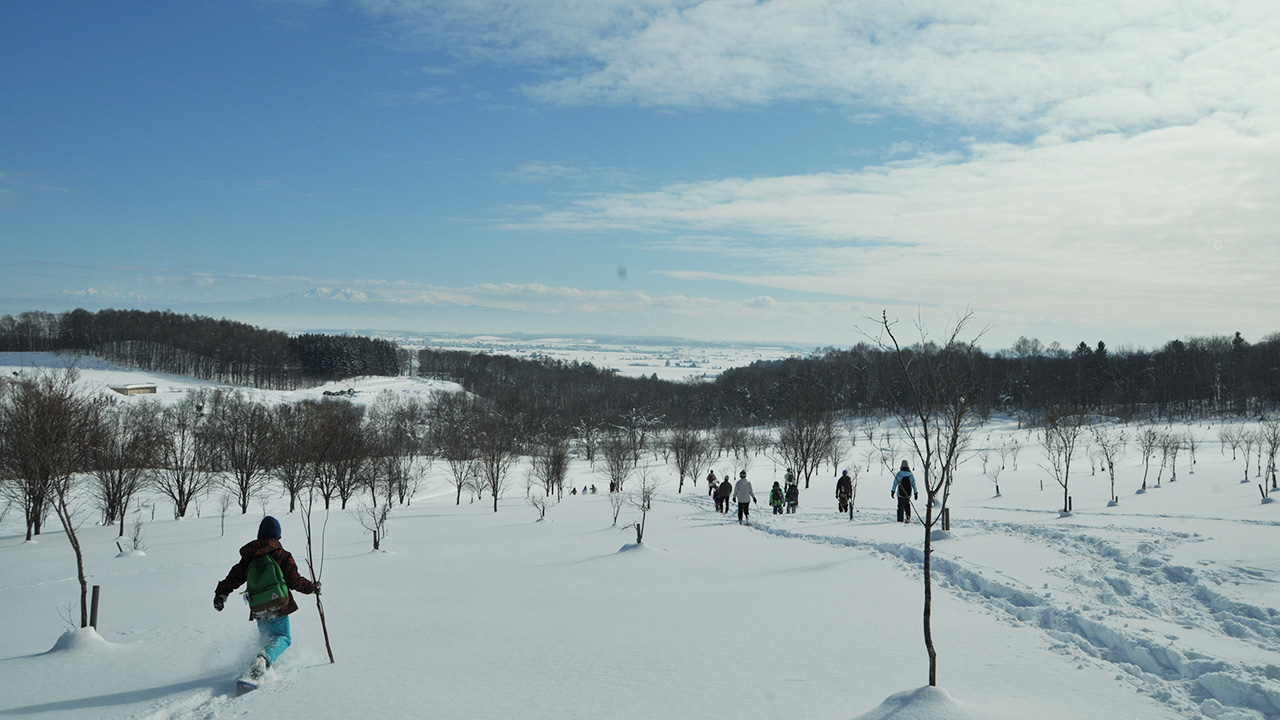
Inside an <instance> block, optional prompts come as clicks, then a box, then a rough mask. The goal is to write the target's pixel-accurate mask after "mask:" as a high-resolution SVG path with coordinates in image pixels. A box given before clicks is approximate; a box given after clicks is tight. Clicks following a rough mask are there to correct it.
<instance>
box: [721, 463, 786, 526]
mask: <svg viewBox="0 0 1280 720" xmlns="http://www.w3.org/2000/svg"><path fill="white" fill-rule="evenodd" d="M728 483H729V481H728V480H725V484H726V485H727V484H728ZM774 484H775V485H776V484H777V483H774ZM733 499H734V501H735V502H737V503H738V524H739V525H741V524H742V523H744V522H745V523H747V524H748V525H750V524H751V503H755V504H757V505H759V504H760V501H759V500H756V494H755V491H753V490H752V489H751V481H750V480H748V479H747V471H746V470H743V471H741V472H739V473H738V484H737V485H735V486H734V488H733Z"/></svg>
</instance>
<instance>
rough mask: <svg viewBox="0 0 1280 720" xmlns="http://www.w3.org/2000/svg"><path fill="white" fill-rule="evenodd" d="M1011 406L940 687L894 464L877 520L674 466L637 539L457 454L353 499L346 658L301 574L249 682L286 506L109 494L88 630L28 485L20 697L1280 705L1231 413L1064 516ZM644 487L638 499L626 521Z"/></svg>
mask: <svg viewBox="0 0 1280 720" xmlns="http://www.w3.org/2000/svg"><path fill="white" fill-rule="evenodd" d="M106 371H108V372H109V371H110V370H106ZM132 381H133V380H130V382H132ZM113 382H114V381H113ZM173 382H174V383H177V380H173ZM372 384H373V382H372V381H370V384H369V386H368V387H371V386H372ZM358 387H359V388H361V389H362V392H361V393H360V395H370V396H372V395H374V394H376V393H366V392H363V388H365V387H366V385H364V384H360V385H358ZM401 389H402V390H406V391H413V390H415V389H421V388H418V387H414V386H408V387H405V388H401ZM358 397H359V396H358ZM1184 429H1190V430H1193V431H1194V432H1196V433H1197V434H1198V435H1200V436H1201V437H1202V438H1206V439H1209V438H1214V437H1216V428H1211V427H1202V426H1195V427H1191V428H1184ZM1013 435H1017V436H1018V437H1020V439H1021V440H1022V441H1023V444H1024V446H1025V449H1024V450H1023V452H1022V455H1021V456H1020V457H1019V461H1018V466H1019V469H1018V470H1016V471H1015V470H1013V469H1012V468H1011V467H1010V468H1009V469H1007V470H1006V471H1005V473H1004V474H1003V475H1002V476H1001V478H1000V486H1001V491H1002V495H1001V496H999V497H995V496H993V495H994V494H993V488H992V485H991V483H990V482H988V481H987V480H986V479H985V478H984V477H982V476H981V472H980V468H979V466H978V461H977V460H976V459H974V460H970V461H969V462H968V463H967V464H966V465H965V466H964V467H962V468H961V471H960V475H959V477H958V479H957V486H956V490H955V493H956V495H955V497H954V498H953V502H952V507H953V510H952V515H953V532H952V533H951V534H950V535H949V536H945V537H940V538H939V541H938V542H937V543H936V544H935V548H936V551H937V552H936V555H935V579H936V584H935V597H934V636H935V641H936V643H937V647H938V651H939V685H940V687H939V688H927V687H923V686H925V685H926V684H927V658H926V656H925V651H924V646H923V641H922V638H921V621H920V613H921V607H922V588H921V582H920V552H921V546H922V543H921V541H922V537H923V530H922V528H921V527H920V526H919V525H914V526H903V525H900V524H897V523H895V522H893V517H892V513H893V510H892V503H893V501H892V500H891V499H890V497H889V493H888V492H887V491H888V490H889V486H890V478H889V476H888V475H887V474H886V473H885V472H883V471H881V470H880V469H879V468H878V467H877V468H873V469H871V470H870V471H866V472H864V473H863V477H862V479H861V481H860V483H859V488H858V495H857V501H858V507H859V508H860V510H859V512H858V513H857V514H856V516H855V518H854V519H853V520H852V521H850V520H848V519H845V518H843V517H840V516H838V515H837V513H836V512H835V500H834V497H833V494H834V479H833V478H830V477H828V475H829V474H830V473H829V472H828V471H827V470H825V469H824V472H823V477H821V478H820V479H815V481H814V482H813V484H812V487H810V488H809V489H807V490H802V492H801V498H800V499H801V508H800V512H799V513H798V514H796V515H792V516H785V515H784V516H771V515H767V514H763V513H760V511H759V509H757V510H756V515H755V516H754V518H753V519H754V524H753V525H752V526H750V527H744V526H739V525H738V524H737V523H736V522H734V521H733V519H732V518H731V517H730V516H727V515H719V514H717V513H715V512H714V510H713V509H712V508H711V503H710V501H709V500H708V498H707V497H706V496H705V494H704V493H705V486H704V485H703V484H702V483H701V482H699V483H698V484H697V485H696V487H693V488H690V487H689V486H688V485H686V492H685V493H684V494H676V492H675V482H674V478H673V479H672V481H671V482H670V483H668V485H667V487H666V488H665V492H664V494H663V496H662V498H661V500H660V501H659V502H658V503H657V504H656V505H655V507H654V510H653V511H652V512H651V514H650V517H649V521H648V527H647V531H646V542H645V546H644V547H643V548H639V549H632V548H630V547H629V546H628V543H630V542H632V541H633V540H634V535H633V534H632V533H631V532H630V531H626V530H621V529H619V528H616V527H611V525H612V517H611V511H610V508H609V504H608V501H607V499H606V496H605V494H604V493H601V494H598V495H585V496H583V495H578V496H566V497H565V498H564V500H563V502H561V503H560V504H558V505H557V506H555V507H553V508H551V509H550V510H549V511H548V513H547V520H546V521H544V522H538V521H537V514H536V512H535V511H534V510H533V509H532V508H530V507H529V506H527V505H526V504H525V499H524V495H525V490H524V481H523V477H524V468H523V467H520V468H517V469H516V470H515V471H514V477H515V481H514V482H513V483H512V490H511V491H510V492H509V494H508V496H507V497H505V498H504V499H503V500H502V501H501V503H500V510H499V512H497V513H494V512H492V508H491V505H490V504H489V503H487V502H477V503H474V504H472V503H468V502H467V500H466V499H465V498H464V500H463V504H462V505H461V506H455V505H454V504H453V498H452V492H451V489H450V488H448V487H446V486H445V483H444V480H443V476H444V473H445V472H446V470H445V468H443V467H432V468H430V469H429V470H427V474H428V481H427V482H426V483H425V485H424V491H423V493H422V494H420V496H419V497H418V498H417V499H415V501H414V502H413V504H412V505H411V506H410V507H405V508H398V509H397V510H396V512H395V513H394V514H393V516H392V519H391V524H390V536H389V537H388V538H387V539H386V541H385V543H384V545H383V548H384V551H383V552H376V553H375V552H372V551H371V540H370V538H369V537H368V536H366V535H364V534H362V533H361V531H360V528H359V526H358V525H357V523H356V521H355V520H354V519H352V518H351V517H349V516H348V515H346V514H344V513H342V512H340V511H337V510H334V511H333V512H332V513H331V514H330V516H329V520H328V526H327V530H326V533H325V540H326V544H325V561H324V570H323V576H322V579H323V582H324V585H325V595H324V601H325V611H326V615H327V618H328V627H329V633H330V638H331V641H332V645H333V650H334V654H335V656H336V659H337V663H336V664H333V665H330V664H329V663H328V658H327V657H326V655H325V650H324V641H323V638H322V636H321V632H320V627H319V620H318V615H317V613H316V609H315V603H314V601H313V600H312V599H311V598H310V597H302V598H300V601H301V602H300V604H301V606H302V610H301V612H299V613H297V614H295V615H294V616H292V618H293V628H294V645H293V647H292V648H291V649H290V650H289V651H288V652H286V653H285V655H284V656H283V658H282V659H281V662H280V663H279V664H278V668H277V670H278V677H277V679H276V681H275V682H272V683H270V684H268V685H266V686H264V687H263V688H262V689H261V690H259V691H257V692H254V693H252V694H249V695H246V696H243V697H235V696H234V693H233V691H232V680H233V678H234V677H235V675H236V674H237V673H238V672H239V670H240V669H242V667H243V666H244V665H245V664H246V663H247V661H248V659H249V658H250V657H251V656H252V655H253V654H254V652H255V646H254V642H255V639H256V638H255V631H254V626H253V624H252V623H250V622H247V621H246V619H245V617H246V615H247V613H245V612H244V611H243V608H241V607H239V606H236V605H234V602H235V598H233V602H232V603H229V607H228V609H227V611H225V612H223V613H216V612H214V610H213V608H212V596H213V587H214V585H215V584H216V582H217V581H218V580H219V579H221V578H222V576H223V575H224V574H225V573H226V571H227V570H228V568H229V567H230V566H231V564H232V563H233V562H234V560H235V558H236V549H237V548H238V547H239V546H240V545H241V544H243V543H244V542H247V541H248V540H250V539H252V538H253V535H254V531H255V529H256V526H257V523H258V520H259V519H260V515H258V514H256V513H254V512H252V511H251V513H250V514H249V515H248V516H243V517H242V516H239V515H236V516H228V517H227V518H226V534H225V536H223V535H222V534H221V532H220V528H221V518H219V517H218V516H217V511H216V510H215V509H214V508H213V506H214V503H213V502H212V501H209V502H206V503H204V507H203V508H202V512H201V516H200V517H193V518H188V519H186V520H182V521H174V520H172V519H171V518H170V517H168V515H171V513H170V512H169V511H168V508H167V506H165V505H164V504H163V503H156V504H155V505H154V508H155V509H154V520H152V519H151V518H152V515H151V513H152V508H151V507H148V508H145V509H144V510H142V517H143V519H144V521H145V534H146V541H147V548H146V554H145V555H133V556H125V557H117V555H118V551H117V548H116V546H115V541H116V537H115V535H116V533H115V531H114V529H112V528H103V527H97V526H94V525H93V521H92V513H87V514H86V518H87V522H86V524H85V525H84V526H83V527H82V529H81V533H82V542H84V544H85V548H86V562H87V566H88V568H87V569H88V571H89V573H90V574H91V576H92V578H91V582H93V583H96V584H99V585H101V586H102V589H103V600H102V611H101V620H100V623H99V630H100V637H94V636H92V634H91V633H80V632H77V633H73V634H72V635H70V636H64V635H63V633H64V631H65V630H66V629H67V626H66V624H65V623H64V622H63V621H62V620H61V619H60V617H59V612H60V610H61V612H62V613H64V614H65V613H66V612H67V610H66V606H67V605H68V604H69V603H72V602H75V601H76V598H77V587H76V582H75V579H74V571H75V566H74V560H73V556H72V554H71V551H70V549H69V547H68V546H67V544H66V542H65V540H64V539H63V538H62V533H61V531H60V530H58V529H56V528H55V529H53V530H50V531H48V532H46V533H45V534H44V535H43V536H42V537H40V539H39V541H38V542H35V543H24V542H23V537H22V528H21V522H20V519H19V518H16V517H14V516H13V514H12V513H11V514H10V516H9V517H8V518H7V519H6V520H5V521H4V523H3V524H0V610H2V611H3V612H2V614H0V716H14V717H39V718H84V719H89V718H148V719H154V720H160V719H163V718H220V717H225V718H230V717H240V716H244V717H263V718H294V717H296V718H309V719H318V720H327V719H331V718H332V719H337V718H354V717H383V718H417V717H432V718H514V717H521V718H557V719H559V718H601V717H609V718H637V719H639V718H657V717H675V718H734V719H735V720H736V719H741V718H777V717H786V718H841V719H847V718H859V717H865V718H890V717H893V718H925V719H928V718H1009V719H1013V718H1028V717H1052V718H1179V717H1220V718H1274V717H1280V637H1277V625H1278V622H1277V620H1280V611H1278V610H1277V602H1276V598H1277V595H1276V590H1275V588H1276V587H1277V585H1276V581H1277V578H1278V577H1280V561H1277V560H1276V559H1275V558H1276V554H1275V551H1274V549H1275V539H1276V537H1278V535H1277V524H1278V523H1280V517H1278V516H1277V513H1278V512H1280V510H1278V509H1277V504H1274V503H1273V504H1266V505H1264V504H1262V503H1260V502H1259V500H1260V497H1259V494H1258V491H1257V488H1256V487H1255V486H1254V485H1253V484H1252V483H1251V484H1243V483H1242V482H1241V476H1242V468H1243V464H1242V463H1241V462H1239V461H1237V462H1232V460H1231V453H1230V450H1227V451H1226V453H1225V454H1223V453H1221V452H1220V451H1219V447H1218V444H1217V442H1216V440H1214V441H1212V442H1206V443H1205V445H1204V446H1203V447H1201V448H1200V450H1199V452H1198V462H1197V464H1196V465H1195V468H1194V473H1189V472H1187V469H1189V468H1187V469H1181V470H1180V471H1179V475H1178V479H1177V481H1176V482H1172V483H1171V482H1168V479H1167V477H1166V478H1165V481H1164V482H1163V483H1162V485H1161V486H1160V487H1158V488H1157V487H1154V483H1153V487H1152V488H1151V489H1150V491H1149V492H1147V493H1145V494H1141V495H1138V494H1135V493H1134V491H1135V490H1136V489H1137V487H1138V486H1139V484H1140V482H1141V475H1142V468H1141V465H1140V463H1139V462H1138V461H1137V460H1136V459H1135V458H1134V456H1135V455H1136V453H1135V452H1130V454H1129V458H1128V459H1127V460H1126V461H1125V462H1124V463H1123V465H1122V466H1121V467H1120V468H1118V471H1117V474H1118V486H1119V491H1118V492H1119V495H1120V504H1119V506H1117V507H1107V499H1108V495H1109V493H1108V490H1109V487H1108V483H1107V481H1106V480H1105V479H1104V477H1103V475H1102V474H1101V473H1099V474H1098V475H1091V474H1090V472H1089V463H1088V462H1087V461H1080V462H1079V469H1078V475H1076V477H1075V480H1073V483H1072V495H1073V498H1074V504H1073V507H1074V510H1075V512H1074V513H1073V514H1072V515H1070V516H1067V517H1060V516H1059V514H1058V512H1057V509H1058V506H1059V503H1060V501H1061V491H1060V488H1059V487H1058V486H1057V485H1056V484H1054V483H1053V481H1052V480H1051V479H1049V478H1048V477H1047V476H1046V474H1045V471H1043V470H1041V469H1040V468H1039V467H1037V457H1036V450H1035V448H1034V440H1033V439H1032V438H1030V437H1029V436H1027V435H1026V433H1024V432H1023V433H1019V431H1017V430H1016V428H1015V427H1014V426H1012V425H1010V424H1008V423H1000V422H993V423H992V424H990V425H989V426H988V427H987V428H984V429H983V430H982V431H980V433H979V437H978V438H977V440H978V442H977V444H978V445H982V444H983V443H985V442H995V441H998V440H1000V439H1004V438H1008V437H1010V436H1013ZM861 442H863V441H860V443H861ZM862 449H863V448H862V446H861V444H860V445H859V447H858V448H856V449H855V452H854V453H853V454H854V456H859V455H860V454H861V450H862ZM651 462H653V461H652V460H651ZM655 467H656V466H655ZM733 467H734V464H733V462H732V459H730V458H721V459H720V460H719V461H717V463H716V470H717V473H720V472H721V471H722V470H724V469H732V468H733ZM658 471H659V472H663V473H666V475H667V476H673V473H671V472H670V471H669V470H668V469H664V468H658ZM572 472H573V482H574V483H575V484H576V486H577V487H578V488H579V489H581V487H582V486H583V485H586V484H590V483H592V482H594V483H595V484H596V485H597V486H600V487H605V486H607V480H604V479H603V478H602V477H601V476H596V475H593V474H592V472H591V469H590V468H589V467H588V466H587V465H586V463H584V462H580V461H575V464H574V467H573V471H572ZM749 472H750V474H751V477H752V479H753V481H754V482H755V484H756V490H757V495H758V496H759V497H760V498H761V500H763V499H764V497H765V496H766V494H767V488H768V486H769V485H770V484H771V483H772V482H773V481H774V480H775V479H779V480H780V479H781V474H780V473H779V472H778V469H777V468H775V467H774V465H773V463H772V462H771V461H770V460H769V459H768V458H767V457H764V456H761V457H758V458H755V459H754V460H753V463H752V465H751V468H750V470H749ZM1251 479H1252V478H1251ZM1041 480H1044V484H1045V489H1043V490H1041V487H1040V486H1041ZM1253 482H1256V479H1253ZM286 510H287V506H286V505H285V504H284V503H283V502H281V501H278V500H276V501H273V503H272V505H271V512H273V513H276V514H277V517H279V518H280V519H281V521H282V524H283V526H284V537H283V542H284V544H285V546H286V547H287V548H289V549H291V550H293V551H294V553H295V555H297V556H298V557H299V558H301V555H302V525H301V522H300V521H299V519H298V518H297V517H296V516H288V515H287V514H286ZM636 515H637V511H635V510H634V509H631V508H627V509H624V510H623V514H622V517H621V518H620V522H619V524H620V525H621V524H625V522H630V521H631V520H632V519H634V518H635V517H636ZM318 524H319V523H318V522H317V525H318ZM54 525H55V526H56V521H55V522H54ZM304 571H305V566H304ZM60 638H62V640H60ZM55 646H56V647H55Z"/></svg>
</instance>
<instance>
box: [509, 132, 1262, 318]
mask: <svg viewBox="0 0 1280 720" xmlns="http://www.w3.org/2000/svg"><path fill="white" fill-rule="evenodd" d="M1238 125H1239V124H1238V123H1237V124H1236V126H1232V125H1229V124H1226V123H1223V122H1219V121H1216V120H1206V121H1203V122H1201V123H1198V124H1196V125H1194V126H1190V127H1177V128H1169V129H1164V130H1156V131H1150V132H1146V133H1140V134H1136V135H1132V136H1124V135H1114V134H1113V135H1105V136H1099V137H1096V138H1092V139H1090V140H1085V141H1076V142H1052V141H1045V142H1042V143H1039V144H1036V145H1033V146H1030V147H1023V146H1017V145H1010V144H995V145H984V146H977V147H974V148H973V153H972V156H971V157H969V158H965V159H958V158H930V159H925V160H916V161H911V162H903V163H893V164H888V165H884V166H880V167H874V168H867V169H863V170H859V171H850V172H831V173H819V174H814V175H797V176H784V177H767V178H753V179H741V178H731V179H726V180H720V181H714V182H703V183H685V184H677V185H671V186H668V187H663V188H660V189H658V190H654V191H650V192H642V193H615V194H606V195H599V196H590V197H585V198H582V199H580V200H578V201H577V202H574V203H572V204H569V205H567V206H565V207H563V208H560V209H557V210H553V211H547V212H544V213H542V214H541V215H538V216H536V217H532V218H530V219H529V220H528V222H527V224H526V226H527V227H543V228H547V229H558V230H583V231H585V230H592V231H601V230H609V231H638V232H640V233H649V234H651V233H655V232H657V233H674V234H679V235H680V236H681V239H680V240H679V241H675V242H666V243H664V244H663V247H664V248H667V249H669V248H671V247H672V246H673V245H676V244H679V243H683V244H685V245H689V244H696V243H697V242H698V240H697V237H698V235H699V234H703V235H705V236H707V237H709V238H710V239H709V240H708V241H707V242H708V243H709V247H710V248H711V249H716V250H719V249H722V248H723V247H725V245H726V241H725V240H724V239H723V238H726V237H731V238H736V240H735V241H729V242H731V244H732V246H733V247H734V248H735V250H736V252H737V253H738V254H740V255H749V254H751V253H753V252H754V253H755V254H756V256H757V258H758V259H760V260H761V261H762V262H761V263H760V266H761V267H767V268H769V269H768V270H765V271H757V272H754V273H749V272H741V273H738V274H734V275H729V274H713V273H705V272H701V273H700V272H698V271H690V270H674V271H672V272H670V273H668V274H669V275H671V276H673V277H678V278H683V279H717V280H725V281H731V282H740V283H747V284H752V285H757V286H764V287H773V288H781V289H787V290H793V291H821V292H827V293H835V294H847V295H849V296H852V297H858V298H871V299H878V300H885V301H888V302H894V303H910V302H919V303H922V304H925V305H936V306H940V307H952V308H955V307H965V306H968V305H972V306H974V307H975V308H976V309H979V310H983V309H986V310H988V311H991V312H995V310H994V309H996V308H1000V309H1003V310H1001V311H1000V312H1010V311H1012V310H1014V309H1016V310H1017V312H1019V313H1022V314H1024V315H1025V316H1026V317H1028V318H1029V319H1032V320H1033V321H1040V322H1056V321H1089V322H1092V323H1095V324H1097V325H1099V326H1115V325H1116V324H1118V323H1133V324H1142V323H1147V324H1151V323H1156V324H1159V325H1160V326H1161V327H1166V328H1168V331H1169V332H1170V333H1171V334H1174V335H1176V334H1180V333H1182V332H1189V331H1197V330H1196V329H1197V328H1202V327H1203V328H1211V327H1218V328H1219V330H1221V327H1220V326H1219V325H1216V324H1217V323H1224V322H1226V323H1231V322H1242V323H1252V324H1256V325H1260V326H1262V327H1265V325H1266V323H1272V322H1274V320H1273V319H1271V318H1273V317H1274V315H1275V312H1276V310H1277V308H1276V307H1275V305H1274V303H1272V302H1267V301H1264V300H1263V298H1270V297H1274V295H1275V293H1274V290H1273V286H1274V279H1273V278H1272V277H1270V275H1271V274H1272V273H1273V272H1274V268H1275V267H1277V266H1280V230H1278V228H1280V132H1275V133H1270V134H1265V135H1260V134H1254V133H1250V132H1246V131H1243V130H1242V129H1241V128H1240V127H1239V126H1238ZM766 260H767V262H763V261H766ZM1245 298H1250V300H1245ZM1179 326H1181V327H1179Z"/></svg>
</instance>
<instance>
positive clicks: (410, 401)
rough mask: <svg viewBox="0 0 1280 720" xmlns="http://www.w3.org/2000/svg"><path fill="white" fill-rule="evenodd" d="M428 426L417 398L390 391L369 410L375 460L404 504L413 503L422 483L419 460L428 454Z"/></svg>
mask: <svg viewBox="0 0 1280 720" xmlns="http://www.w3.org/2000/svg"><path fill="white" fill-rule="evenodd" d="M426 427H427V408H426V405H424V404H423V403H422V401H421V400H419V399H418V398H414V397H403V396H400V395H396V394H395V393H393V392H391V391H389V390H387V391H383V392H382V393H381V394H379V395H378V397H377V398H376V399H375V400H374V403H373V405H372V406H371V407H370V408H369V412H368V420H367V429H368V430H369V438H370V441H371V443H372V448H371V449H372V453H373V457H374V458H375V459H376V461H377V462H378V463H380V464H381V468H379V472H380V473H382V474H383V475H384V476H385V477H386V478H387V482H388V483H390V487H391V490H392V493H393V495H394V497H395V499H396V502H398V503H400V504H401V505H406V504H409V503H410V501H411V500H412V499H413V496H414V495H415V494H417V492H418V487H419V485H420V483H421V481H422V476H421V473H420V471H419V459H420V458H422V457H423V455H424V451H425V446H426V443H425V432H424V431H425V429H426ZM429 459H430V458H429V456H428V460H429Z"/></svg>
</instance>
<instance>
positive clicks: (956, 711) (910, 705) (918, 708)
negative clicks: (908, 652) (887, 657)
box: [854, 685, 978, 720]
mask: <svg viewBox="0 0 1280 720" xmlns="http://www.w3.org/2000/svg"><path fill="white" fill-rule="evenodd" d="M891 718H893V719H894V720H897V719H898V718H911V720H978V715H977V714H976V713H974V712H972V711H971V710H969V709H968V708H967V707H966V706H964V705H962V704H960V703H958V702H956V701H955V700H953V699H951V695H950V693H948V692H947V691H946V690H943V689H942V688H940V687H930V686H928V685H926V686H924V687H922V688H919V689H916V690H908V691H907V692H900V693H898V694H896V695H890V696H889V697H888V699H886V700H885V701H884V702H882V703H880V706H879V707H877V708H876V709H874V710H872V711H871V712H867V713H863V714H862V715H859V716H857V717H856V718H854V720H890V719H891Z"/></svg>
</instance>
